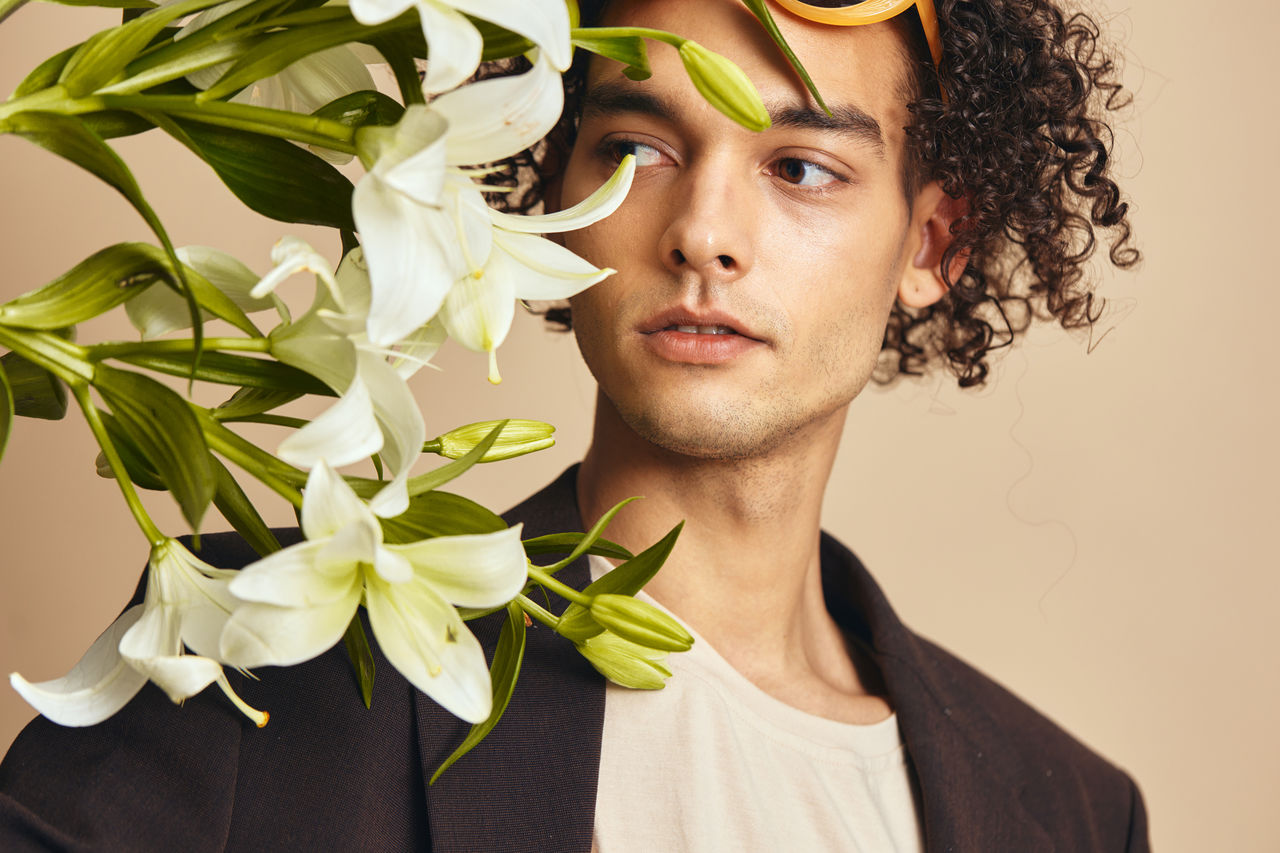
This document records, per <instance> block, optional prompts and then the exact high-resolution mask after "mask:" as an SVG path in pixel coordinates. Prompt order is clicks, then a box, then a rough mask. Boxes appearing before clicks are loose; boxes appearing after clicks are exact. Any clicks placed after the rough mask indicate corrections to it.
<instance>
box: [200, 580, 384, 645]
mask: <svg viewBox="0 0 1280 853" xmlns="http://www.w3.org/2000/svg"><path fill="white" fill-rule="evenodd" d="M360 588H361V584H360V580H359V573H354V572H353V573H352V579H351V586H350V588H349V589H348V590H347V592H346V594H345V595H343V596H342V597H341V598H338V599H335V600H334V601H333V602H331V603H329V604H322V605H320V606H318V607H277V606H275V605H272V604H257V603H251V604H245V605H242V606H240V607H239V608H237V609H236V612H235V613H233V614H232V615H231V618H230V619H229V620H228V621H227V627H226V628H224V629H223V631H222V643H221V645H220V647H219V648H220V650H221V652H222V654H221V657H222V659H223V660H224V661H226V662H227V663H228V664H231V665H234V666H239V667H243V668H246V669H248V668H250V667H255V666H292V665H293V664H295V663H302V662H303V661H307V660H311V659H312V658H314V657H316V656H317V655H321V654H323V653H324V652H326V651H328V650H329V649H330V648H332V647H333V645H334V644H335V643H337V642H338V640H340V639H342V635H343V633H345V632H346V630H347V625H349V624H351V617H352V616H354V615H355V613H356V608H357V607H358V606H359V604H360Z"/></svg>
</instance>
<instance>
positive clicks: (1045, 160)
mask: <svg viewBox="0 0 1280 853" xmlns="http://www.w3.org/2000/svg"><path fill="white" fill-rule="evenodd" d="M604 2H605V0H594V2H591V0H588V2H583V3H582V13H583V21H584V22H588V21H593V20H598V16H599V14H600V12H601V10H602V7H603V6H604ZM937 8H938V17H939V21H940V24H941V30H942V41H943V56H942V63H941V70H940V71H938V72H936V71H935V70H934V68H933V65H932V63H931V62H930V61H929V59H928V52H927V48H926V47H925V46H924V43H923V38H921V37H920V35H919V32H918V31H919V30H920V27H919V25H918V24H914V23H913V25H912V26H907V25H905V24H903V22H902V16H899V18H898V19H896V23H897V24H898V26H899V31H900V32H902V33H903V35H904V36H905V37H906V39H907V41H908V45H909V47H910V49H911V51H912V53H913V54H914V56H915V59H914V61H913V63H912V64H913V67H914V72H915V73H914V79H913V80H912V81H911V88H912V89H913V91H911V92H909V104H908V109H909V111H910V114H911V117H912V121H911V124H910V125H908V126H907V127H906V128H905V130H906V133H907V137H908V146H909V149H910V150H909V151H908V152H907V156H908V167H907V168H908V172H909V174H908V175H907V182H908V184H910V185H912V186H919V185H921V184H922V183H925V182H929V181H938V182H939V183H940V184H941V185H942V187H943V189H944V190H945V191H946V192H947V194H948V195H950V196H952V197H953V198H960V197H965V198H966V199H967V200H968V212H967V213H966V214H965V215H964V216H962V217H961V218H960V219H959V220H957V221H956V222H955V223H954V224H953V225H952V229H951V230H952V233H953V235H954V240H953V242H952V245H951V246H950V248H949V249H948V250H947V252H946V254H945V256H944V258H943V261H942V269H943V270H944V271H946V270H949V268H950V266H951V261H952V259H954V258H955V257H956V256H957V255H960V254H961V253H963V252H966V251H967V252H969V256H968V261H967V263H966V265H965V268H964V271H963V272H962V273H961V274H960V276H959V278H958V279H957V280H955V281H951V280H949V279H950V276H949V275H948V276H947V278H948V281H947V284H948V287H949V290H948V293H947V295H946V296H945V297H943V299H941V300H939V301H938V302H936V303H934V304H933V305H930V306H928V307H926V308H918V309H913V308H908V307H906V306H904V305H902V304H901V303H895V305H894V307H893V310H892V313H891V314H890V316H889V322H888V325H887V327H886V329H885V335H884V342H883V345H882V348H881V353H880V360H879V363H878V364H877V367H876V371H875V374H874V377H873V378H874V379H875V381H877V382H880V383H882V384H883V383H888V382H891V381H892V380H894V379H895V378H897V377H899V376H901V375H921V374H923V373H924V372H925V370H926V369H927V368H929V367H931V366H932V365H934V364H946V365H947V366H949V368H950V369H951V370H952V371H953V372H954V373H955V375H956V377H957V379H958V381H959V384H960V386H961V387H969V386H975V385H981V384H982V383H983V382H984V381H985V380H986V377H987V374H988V370H989V366H988V361H987V357H988V354H989V353H991V351H992V350H996V349H1000V348H1002V347H1006V346H1008V345H1009V344H1011V343H1012V342H1013V340H1014V339H1015V338H1016V337H1017V336H1018V335H1019V334H1021V333H1022V332H1024V331H1025V330H1026V328H1027V327H1028V326H1029V325H1030V323H1031V321H1032V319H1034V318H1040V319H1045V320H1048V319H1056V320H1057V321H1058V322H1059V323H1060V324H1061V325H1062V326H1063V327H1064V328H1066V329H1077V328H1085V327H1091V326H1092V324H1093V323H1094V322H1095V321H1096V320H1097V319H1098V318H1099V316H1100V315H1101V313H1102V308H1103V301H1102V300H1101V299H1100V298H1097V297H1095V295H1094V292H1093V285H1092V283H1091V282H1090V281H1088V280H1087V278H1086V276H1085V268H1086V264H1087V262H1088V260H1089V258H1090V257H1091V256H1092V255H1093V252H1094V250H1095V248H1096V243H1097V239H1096V233H1097V232H1098V231H1099V230H1103V231H1106V232H1108V236H1109V238H1110V239H1109V258H1110V261H1111V263H1112V264H1114V265H1115V266H1117V267H1120V268H1129V267H1132V266H1134V265H1135V264H1136V263H1137V262H1138V260H1139V253H1138V251H1137V249H1135V248H1134V247H1133V245H1132V243H1131V240H1130V225H1129V220H1128V205H1127V204H1126V203H1125V202H1124V201H1122V200H1121V194H1120V189H1119V187H1118V186H1117V184H1116V182H1115V181H1114V180H1113V179H1112V178H1111V177H1110V176H1109V172H1108V166H1109V161H1110V155H1109V151H1110V148H1111V146H1112V144H1113V139H1112V135H1111V129H1110V126H1109V125H1108V124H1107V122H1106V120H1105V118H1106V115H1107V113H1109V112H1112V111H1114V110H1117V109H1120V108H1123V107H1125V106H1127V105H1128V103H1129V100H1130V99H1129V97H1128V95H1127V93H1126V92H1125V91H1124V89H1123V87H1122V86H1121V84H1120V82H1119V80H1118V76H1119V75H1118V68H1117V66H1116V64H1115V62H1114V60H1113V58H1112V57H1111V56H1110V55H1109V53H1108V52H1107V50H1106V49H1105V48H1104V46H1103V44H1102V40H1101V36H1100V28H1099V26H1098V25H1097V23H1096V22H1095V21H1094V20H1093V19H1092V18H1091V17H1090V16H1088V15H1087V14H1085V13H1075V14H1072V15H1071V16H1070V17H1066V16H1064V14H1063V12H1062V11H1061V10H1060V9H1059V8H1058V7H1057V6H1056V5H1055V4H1054V3H1053V2H1052V0H937ZM584 54H585V52H580V53H579V56H578V57H577V59H576V60H575V65H574V68H573V69H572V70H571V71H570V72H569V73H568V74H566V75H565V111H564V116H563V117H562V118H561V121H560V123H559V125H557V127H556V128H555V130H554V131H553V132H552V133H551V134H550V135H549V136H548V137H547V139H546V140H544V141H543V142H542V143H539V145H538V146H537V147H536V148H534V149H532V150H531V151H527V152H524V153H523V154H521V155H519V156H518V157H516V158H513V159H512V160H511V161H509V162H508V163H507V164H506V169H505V170H504V171H503V172H502V173H501V174H500V175H499V176H496V177H497V178H498V180H499V181H500V182H501V183H504V184H506V185H508V186H520V187H521V188H522V189H523V191H517V192H509V193H503V194H494V198H493V201H494V202H495V203H496V204H499V205H501V206H503V207H505V208H506V209H508V210H513V211H518V212H528V211H530V210H532V209H534V208H536V207H537V206H538V205H540V204H541V202H542V193H543V186H544V184H545V182H546V181H547V180H549V179H551V178H553V177H554V176H556V175H557V174H558V173H559V171H560V169H561V168H562V166H563V164H564V160H565V158H566V154H567V152H568V151H569V150H570V149H571V148H572V145H573V141H574V138H575V136H576V132H577V123H578V113H579V109H578V106H579V104H580V100H581V97H582V90H583V86H584V81H585V76H586V63H587V57H586V56H585V55H584ZM510 70H511V69H507V70H506V73H510ZM545 314H546V319H547V320H548V322H549V323H552V324H554V325H556V326H558V327H560V328H562V329H565V330H568V329H569V328H571V322H572V318H571V316H570V314H569V309H568V308H567V307H561V308H551V309H548V310H547V311H546V312H545Z"/></svg>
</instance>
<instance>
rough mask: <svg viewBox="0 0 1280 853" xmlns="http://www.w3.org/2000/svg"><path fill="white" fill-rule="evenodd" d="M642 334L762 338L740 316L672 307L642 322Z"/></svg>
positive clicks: (722, 312) (757, 339)
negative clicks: (668, 333)
mask: <svg viewBox="0 0 1280 853" xmlns="http://www.w3.org/2000/svg"><path fill="white" fill-rule="evenodd" d="M639 331H640V332H641V334H645V335H653V334H656V333H658V332H676V333H679V334H685V335H741V336H742V337H744V338H748V339H750V340H754V341H759V340H761V339H760V338H758V337H756V336H755V335H754V334H752V332H751V330H750V329H748V328H747V327H746V325H745V324H744V323H743V322H742V321H741V320H739V319H738V318H736V317H734V316H732V315H731V314H729V313H727V312H724V311H716V310H711V311H707V310H689V309H687V308H680V307H677V308H671V309H668V310H665V311H662V312H661V313H659V314H656V315H654V316H652V317H649V318H648V319H646V320H644V321H643V322H641V323H640V328H639Z"/></svg>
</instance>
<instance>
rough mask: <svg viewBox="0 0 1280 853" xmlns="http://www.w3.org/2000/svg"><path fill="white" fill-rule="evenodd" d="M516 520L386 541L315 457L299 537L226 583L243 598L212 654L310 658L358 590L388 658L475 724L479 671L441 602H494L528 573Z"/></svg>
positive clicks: (481, 710) (356, 600)
mask: <svg viewBox="0 0 1280 853" xmlns="http://www.w3.org/2000/svg"><path fill="white" fill-rule="evenodd" d="M520 529H521V528H520V526H519V525H517V526H515V527H512V528H508V529H507V530H502V531H498V532H496V533H486V534H478V535H463V536H440V537H436V538H433V539H426V540H423V541H421V542H415V543H412V544H408V545H391V544H386V543H384V542H383V539H382V528H381V527H380V525H379V524H378V520H377V518H376V517H375V516H374V514H373V512H372V511H371V510H370V509H369V507H367V506H365V504H364V503H362V502H361V500H360V498H359V497H357V496H356V494H355V492H354V491H352V490H351V487H350V486H348V485H347V483H346V482H345V481H344V480H343V479H342V478H341V477H340V476H339V475H338V474H337V473H336V472H334V470H333V469H332V468H330V467H329V465H328V464H326V463H325V462H323V461H322V462H320V463H319V464H318V465H316V467H315V468H313V469H312V471H311V474H310V476H309V477H308V479H307V487H306V490H305V491H304V495H303V502H302V531H303V533H304V535H305V536H306V537H307V538H306V541H304V542H300V543H298V544H297V545H292V546H290V547H288V548H285V549H284V550H282V551H278V552H276V553H274V554H271V555H269V556H267V557H265V558H263V559H262V560H259V561H258V562H257V563H254V564H252V565H250V566H248V567H246V568H245V569H243V570H242V571H241V572H240V573H239V576H238V577H236V578H235V579H234V580H233V581H232V582H231V590H232V592H234V593H235V595H236V596H237V597H238V598H240V599H243V600H244V601H245V602H248V603H245V604H241V605H240V606H239V607H238V608H237V609H236V611H235V613H234V614H233V615H232V616H231V618H230V620H228V621H227V623H226V627H225V628H224V629H223V632H222V639H221V644H220V651H221V653H222V656H223V658H224V659H225V660H227V661H228V662H231V663H234V664H236V665H238V666H242V667H253V666H263V665H281V666H287V665H290V664H295V663H300V662H302V661H305V660H310V659H311V658H313V657H315V656H317V655H319V654H321V653H322V652H324V651H326V650H327V649H329V648H330V647H331V646H333V645H334V644H335V643H337V642H338V640H340V639H341V638H342V635H343V633H344V632H345V631H346V629H347V625H348V624H349V623H350V622H351V619H352V618H353V617H354V616H355V615H356V610H357V608H358V606H359V604H360V600H361V597H362V596H363V597H364V599H365V602H366V605H367V607H368V609H369V620H370V623H371V624H372V626H373V633H374V636H375V637H376V639H377V641H378V644H379V645H380V646H381V647H382V650H383V652H384V653H385V654H386V655H387V659H388V660H390V661H391V663H392V665H393V666H395V667H396V669H398V670H400V672H401V673H402V674H403V675H404V676H405V678H407V679H408V680H409V682H410V683H411V684H413V685H414V686H415V687H417V688H418V689H419V690H421V691H422V692H423V693H426V694H427V695H428V696H430V697H431V698H432V699H434V700H435V701H437V702H439V703H440V704H441V705H442V706H444V707H445V708H446V709H447V710H449V711H450V712H452V713H453V714H455V715H457V716H459V717H461V718H462V719H464V720H467V721H468V722H472V723H477V722H480V721H482V720H484V719H486V718H487V717H488V716H489V712H490V710H491V708H492V692H491V690H492V688H491V686H490V683H489V670H488V667H487V665H486V663H485V657H484V652H483V651H482V650H481V647H480V644H479V642H478V641H477V640H476V638H475V636H474V635H473V634H472V633H471V631H470V629H468V628H467V626H466V624H465V623H464V622H463V621H462V619H461V618H460V617H459V616H458V613H457V610H455V609H454V607H453V606H452V605H454V604H456V605H461V606H465V607H497V606H500V605H502V604H504V603H506V602H507V601H509V600H511V599H512V598H513V597H515V595H516V594H517V593H519V592H520V590H521V589H522V588H523V586H524V583H525V579H526V577H527V572H528V564H527V561H526V558H525V554H524V548H523V546H522V545H521V543H520ZM451 603H452V604H451Z"/></svg>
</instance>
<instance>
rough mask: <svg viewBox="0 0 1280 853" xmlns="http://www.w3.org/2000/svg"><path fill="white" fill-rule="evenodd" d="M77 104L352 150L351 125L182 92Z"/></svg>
mask: <svg viewBox="0 0 1280 853" xmlns="http://www.w3.org/2000/svg"><path fill="white" fill-rule="evenodd" d="M94 102H96V103H94ZM78 103H85V104H93V106H94V109H101V110H130V111H133V112H157V113H166V114H168V115H175V116H182V117H184V118H189V119H191V120H192V121H199V122H203V123H204V124H213V125H217V126H219V127H230V128H234V129H236V130H247V131H250V132H251V133H261V134H263V135H264V136H278V137H280V138H281V139H293V140H296V141H298V142H305V143H307V144H309V145H319V146H322V147H324V148H330V149H333V150H334V151H342V152H345V153H347V154H354V153H355V151H356V148H355V142H354V139H355V129H354V128H351V127H347V126H346V125H345V124H343V123H342V122H340V121H333V120H332V119H326V118H320V117H319V116H312V115H303V114H302V113H291V112H289V111H288V110H274V109H270V108H268V107H255V106H252V105H250V104H232V103H227V102H225V101H204V102H202V103H199V104H197V103H196V102H195V101H193V100H192V99H191V98H190V97H189V96H185V95H95V96H92V97H88V98H83V99H81V101H80V102H78ZM84 111H85V110H81V112H84Z"/></svg>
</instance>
